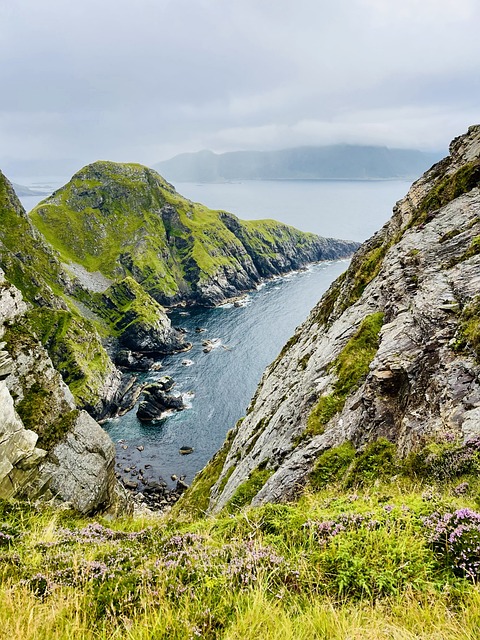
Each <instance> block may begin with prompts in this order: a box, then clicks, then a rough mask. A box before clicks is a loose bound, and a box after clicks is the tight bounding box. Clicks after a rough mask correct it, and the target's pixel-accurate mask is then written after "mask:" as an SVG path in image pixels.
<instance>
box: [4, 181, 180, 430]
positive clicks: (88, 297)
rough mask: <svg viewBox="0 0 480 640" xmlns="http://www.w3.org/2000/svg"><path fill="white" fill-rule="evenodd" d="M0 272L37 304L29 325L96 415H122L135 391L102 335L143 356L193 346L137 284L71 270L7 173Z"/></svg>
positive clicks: (27, 320) (82, 404)
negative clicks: (129, 390) (125, 399)
mask: <svg viewBox="0 0 480 640" xmlns="http://www.w3.org/2000/svg"><path fill="white" fill-rule="evenodd" d="M0 267H1V268H3V270H4V272H5V274H6V276H7V277H8V279H9V281H10V282H11V283H12V284H14V285H15V286H16V287H17V288H18V289H20V290H21V292H22V294H23V297H24V299H25V300H26V301H27V302H29V303H31V305H32V306H31V308H30V309H29V311H28V314H27V315H26V316H25V317H24V318H23V319H22V322H23V323H24V324H27V325H28V326H29V327H30V329H31V330H32V331H33V333H35V334H36V335H37V336H38V338H39V339H40V340H41V342H42V343H43V345H44V346H45V347H46V348H47V350H48V352H49V354H50V357H51V358H52V360H53V363H54V366H55V367H56V368H57V369H58V370H59V371H60V373H61V374H62V376H63V379H64V380H65V382H66V383H67V384H68V385H69V387H70V389H71V391H72V393H73V394H74V397H75V400H76V402H77V404H78V406H80V407H81V408H85V409H86V410H88V411H89V412H90V413H91V414H92V415H94V416H95V417H97V418H102V417H104V416H105V415H108V414H109V413H111V412H114V411H115V409H116V407H117V406H118V405H119V404H121V403H122V395H123V391H124V389H125V387H126V386H128V383H127V382H126V381H124V380H123V379H122V375H121V374H120V372H119V371H118V369H117V368H116V367H115V365H114V363H113V362H112V360H111V358H110V356H109V354H108V353H107V351H106V350H105V348H104V345H103V339H102V337H101V336H103V338H105V337H109V338H110V343H112V340H113V344H114V345H118V347H119V348H123V347H128V349H132V350H133V351H135V352H140V353H145V352H147V353H149V354H150V353H151V352H154V353H171V352H173V351H176V350H182V349H184V348H186V344H185V342H184V338H183V336H182V335H181V334H180V333H179V332H177V331H176V330H175V329H173V328H172V326H171V323H170V320H169V319H168V317H167V315H166V313H165V310H164V309H163V308H162V307H161V306H160V305H159V304H158V303H157V302H156V301H155V300H153V298H151V297H150V296H149V295H148V294H147V293H146V292H145V291H143V290H142V289H141V287H139V286H138V285H137V284H136V283H135V282H134V281H128V280H126V281H125V280H124V281H123V282H118V283H113V284H112V282H111V281H110V280H108V279H107V278H102V277H101V274H95V273H94V274H90V273H89V272H88V271H86V270H85V269H83V268H82V267H81V266H80V265H74V266H72V265H70V266H69V268H68V269H66V268H65V266H64V265H62V263H61V261H60V256H59V254H58V252H57V251H55V249H54V248H52V246H51V245H49V244H48V242H47V241H46V240H45V238H44V237H43V236H42V234H41V233H40V232H39V231H38V230H37V229H36V228H35V227H34V226H33V225H32V223H31V221H30V219H29V217H28V216H27V214H26V212H25V210H24V209H23V207H22V205H21V204H20V202H19V200H18V198H17V196H16V195H15V192H14V190H13V188H12V185H11V184H10V183H9V182H8V180H7V179H6V178H5V177H4V176H3V175H2V174H1V173H0ZM130 280H131V279H130ZM84 300H85V301H87V302H89V304H90V307H91V308H90V309H89V308H87V307H86V306H85V305H84V304H83V302H82V301H84ZM114 351H115V349H114Z"/></svg>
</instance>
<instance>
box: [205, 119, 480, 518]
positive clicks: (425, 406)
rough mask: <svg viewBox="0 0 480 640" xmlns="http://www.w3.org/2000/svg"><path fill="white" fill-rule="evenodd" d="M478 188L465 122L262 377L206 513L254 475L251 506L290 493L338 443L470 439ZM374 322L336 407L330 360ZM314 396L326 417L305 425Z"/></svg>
mask: <svg viewBox="0 0 480 640" xmlns="http://www.w3.org/2000/svg"><path fill="white" fill-rule="evenodd" d="M479 184H480V126H475V127H471V128H470V130H469V132H468V133H467V134H466V135H465V136H462V137H460V138H458V139H456V140H454V141H453V143H452V145H451V148H450V156H449V157H448V158H446V159H445V160H443V161H442V162H440V163H438V164H437V165H435V166H434V167H432V169H431V170H429V171H428V172H427V173H426V174H425V175H424V176H423V177H422V178H420V179H419V180H418V181H417V182H416V183H414V184H413V186H412V187H411V189H410V191H409V192H408V194H407V195H406V197H405V198H404V199H403V200H401V201H400V202H398V203H397V205H396V206H395V208H394V212H393V217H392V219H391V220H390V222H389V223H387V224H386V225H385V226H384V227H383V228H382V229H381V230H380V231H379V232H378V233H377V234H376V235H375V236H373V238H371V239H370V240H369V241H367V242H366V243H365V244H364V245H362V247H361V248H360V250H359V251H358V252H357V254H355V256H354V258H353V259H352V262H351V265H350V267H349V269H348V270H347V272H346V274H344V275H343V276H341V277H340V278H339V279H338V280H337V281H336V282H335V283H334V284H333V285H332V287H331V288H330V290H329V291H328V292H327V293H326V294H325V295H324V297H323V298H322V300H321V301H320V303H319V304H318V305H317V306H316V307H315V309H313V311H312V312H311V314H310V316H309V318H308V320H307V321H306V322H305V323H304V324H303V325H302V326H301V327H300V328H299V330H298V331H297V333H296V334H295V336H293V338H292V339H291V340H290V341H289V343H288V344H287V345H286V346H285V348H284V349H283V351H282V354H281V355H280V356H279V358H278V359H277V360H276V361H275V362H274V363H273V364H272V365H270V367H269V368H268V369H267V370H266V372H265V374H264V376H263V378H262V380H261V383H260V385H259V387H258V389H257V392H256V395H255V397H254V399H253V400H252V403H251V405H250V407H249V410H248V413H247V416H246V418H245V420H244V421H243V423H242V424H241V426H240V427H239V428H238V429H237V433H236V435H235V438H234V439H233V443H232V445H231V448H230V451H229V453H228V455H227V458H226V461H225V465H224V467H223V470H222V473H221V475H220V477H219V479H218V481H217V483H216V485H215V486H214V487H213V490H212V494H211V504H210V508H211V510H212V511H219V510H220V509H221V508H222V507H223V506H224V505H225V504H226V503H227V502H228V500H229V499H230V498H231V497H232V496H233V495H234V493H235V491H236V490H237V488H238V487H239V486H240V485H241V484H242V483H244V482H245V481H247V480H248V478H249V475H250V474H251V472H252V471H254V470H255V469H257V468H259V467H260V468H266V469H270V471H271V475H270V477H269V478H268V480H267V481H266V482H265V484H264V486H263V487H262V488H261V489H260V491H259V492H258V493H257V495H256V496H255V497H254V499H253V502H252V503H253V504H261V503H264V502H271V501H282V500H286V499H290V498H292V497H294V496H295V495H296V494H297V493H298V492H299V491H301V489H302V487H303V485H304V483H305V481H306V478H307V476H308V474H309V472H310V471H311V469H312V466H313V464H314V462H315V460H316V458H317V457H318V456H319V455H320V454H321V453H322V452H323V451H324V450H326V449H328V448H330V447H333V446H336V445H338V444H341V443H342V442H344V441H346V440H349V441H351V442H353V444H354V445H355V446H356V447H357V448H362V447H363V446H364V445H365V444H366V443H368V442H371V441H373V440H376V439H378V438H379V437H386V438H388V439H389V440H391V441H393V442H395V443H396V444H397V445H398V448H399V452H400V453H401V454H407V453H408V452H409V451H411V450H412V449H415V448H416V447H420V446H422V445H424V444H426V443H427V442H429V441H432V440H437V441H442V440H444V439H445V437H456V438H459V439H463V440H464V441H467V440H468V439H470V438H472V437H473V436H475V435H478V434H479V433H480V366H479V360H478V358H479V353H478V343H477V345H476V346H475V339H474V338H473V337H472V330H471V329H469V328H468V327H469V326H471V325H469V323H471V319H472V318H474V319H475V318H477V320H478V315H479V298H478V296H479V294H480V189H479ZM374 314H381V316H376V317H382V318H383V326H382V328H381V330H380V332H379V335H378V348H376V353H374V355H373V357H372V359H371V360H369V362H368V363H367V364H369V366H368V367H367V372H366V375H364V376H362V378H361V379H360V380H358V381H357V382H356V384H354V385H353V387H352V388H351V389H350V391H349V393H348V394H347V395H346V397H345V398H341V399H340V400H341V401H340V400H339V397H340V395H341V392H340V391H339V389H340V384H339V383H340V382H341V381H340V379H339V376H340V373H339V369H338V366H337V363H338V361H339V358H340V357H341V354H342V353H345V349H346V347H347V345H348V344H352V342H351V341H352V340H353V341H354V340H355V336H356V335H358V332H359V328H360V327H361V326H362V322H363V321H364V320H365V318H370V317H373V315H374ZM322 397H323V398H324V400H323V401H322V402H323V403H324V406H326V404H327V403H326V401H325V397H328V399H329V400H331V401H332V402H331V404H330V413H326V412H324V413H323V415H322V416H321V419H317V422H316V426H314V427H312V420H310V423H309V416H311V415H312V410H314V409H315V408H317V418H318V415H320V413H321V412H320V411H319V410H318V405H319V402H320V399H321V398H322ZM334 402H336V404H334ZM332 406H334V409H331V407H332ZM322 420H323V422H321V421H322Z"/></svg>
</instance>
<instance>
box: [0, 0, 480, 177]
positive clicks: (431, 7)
mask: <svg viewBox="0 0 480 640" xmlns="http://www.w3.org/2000/svg"><path fill="white" fill-rule="evenodd" d="M479 19H480V7H479V5H478V3H477V2H476V1H475V0H458V2H455V3H452V2H450V0H421V1H420V0H403V1H402V2H401V3H398V2H396V3H392V2H384V1H382V0H336V2H335V3H332V2H329V1H327V0H297V1H296V2H295V3H292V2H291V0H262V2H258V0H230V1H229V2H225V1H224V0H195V1H192V0H175V1H173V0H172V1H171V0H136V2H134V3H133V2H131V0H115V1H114V0H102V1H101V2H98V0H95V2H94V1H93V0H84V1H83V2H82V3H65V2H62V1H61V0H43V1H42V2H41V3H39V2H36V1H34V0H20V1H19V2H10V0H8V2H7V0H0V56H1V59H2V65H0V86H1V87H2V101H1V103H0V150H1V151H0V166H2V158H3V159H6V158H16V159H17V160H18V161H21V160H22V159H25V160H27V159H32V158H38V159H41V158H42V157H45V158H58V159H61V158H62V157H69V158H77V159H78V164H79V165H80V164H83V163H84V162H88V161H92V160H94V159H97V158H100V157H102V158H110V159H113V160H135V161H140V162H144V163H147V164H152V163H154V162H156V161H158V160H160V159H164V158H166V157H168V156H170V155H173V154H175V153H179V152H183V151H189V150H197V149H201V148H213V149H214V150H215V151H226V150H232V149H239V148H258V149H261V148H274V147H276V148H280V147H284V146H292V145H296V144H328V143H331V142H338V141H345V142H353V141H356V142H358V143H374V144H387V145H390V146H393V145H396V146H409V145H413V146H417V147H418V146H421V147H423V148H433V147H441V148H445V147H446V145H447V144H448V141H449V139H450V138H451V137H453V136H454V135H458V134H459V133H461V132H462V131H463V130H464V129H465V128H466V127H467V126H468V125H469V124H471V123H472V122H474V121H478V120H479V118H478V113H477V109H478V104H480V81H479V76H478V72H477V67H478V59H479V54H480V41H479V39H478V36H477V28H476V25H478V23H479V21H480V20H479Z"/></svg>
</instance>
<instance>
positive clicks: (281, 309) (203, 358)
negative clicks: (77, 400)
mask: <svg viewBox="0 0 480 640" xmlns="http://www.w3.org/2000/svg"><path fill="white" fill-rule="evenodd" d="M347 266H348V261H347V260H340V261H335V262H323V263H319V264H315V265H312V266H311V267H309V268H308V269H307V270H305V271H299V272H295V273H292V274H289V275H287V276H284V277H282V278H276V279H274V280H271V281H268V282H266V283H264V284H262V285H261V286H260V288H259V289H258V290H257V291H254V292H251V293H249V294H248V295H247V296H246V298H245V302H244V305H243V306H240V307H236V306H234V305H233V304H227V305H223V306H221V307H217V308H215V309H203V308H191V309H183V310H175V311H174V312H172V313H171V316H170V317H171V320H172V324H173V325H175V326H178V327H183V328H184V329H186V331H187V335H186V337H187V339H188V340H189V341H190V342H192V343H193V348H192V350H191V351H189V352H188V353H180V354H177V355H174V356H169V357H167V358H164V359H163V360H162V368H161V369H160V370H159V371H155V372H150V373H148V374H141V375H142V376H143V381H148V382H153V381H155V380H157V379H159V378H160V377H162V376H164V375H169V376H171V377H173V378H174V380H175V382H176V384H175V387H174V389H173V391H175V392H177V393H182V395H184V398H185V399H186V402H187V405H188V408H187V409H185V410H184V411H181V412H178V413H175V414H173V415H170V416H168V417H166V418H165V419H164V420H161V421H158V422H155V423H152V424H145V423H141V422H140V421H139V420H138V419H137V417H136V408H134V409H133V410H132V411H130V412H129V413H127V414H125V415H124V416H122V417H119V418H115V419H113V420H109V421H108V422H106V423H105V424H104V428H105V429H106V431H107V432H108V433H109V434H110V436H111V438H112V439H113V441H114V442H115V443H116V447H117V472H118V473H119V475H120V477H121V478H123V480H124V481H125V480H128V481H130V482H133V483H135V482H138V480H137V477H138V474H139V472H141V476H143V479H144V481H145V482H147V483H148V482H152V481H153V482H158V481H162V480H163V481H165V482H166V483H167V484H168V485H169V486H171V487H173V486H175V484H176V482H175V481H172V480H171V476H172V475H175V476H177V477H183V476H185V482H187V483H188V484H189V483H190V482H191V481H192V479H193V477H194V475H195V473H197V471H199V470H200V469H202V468H203V467H204V465H205V464H206V463H207V462H208V460H209V459H210V458H211V456H212V455H213V454H214V453H215V452H216V451H217V450H218V449H219V448H220V446H221V445H222V443H223V441H224V439H225V435H226V433H227V431H228V430H229V429H231V428H232V427H233V426H234V425H235V423H236V421H237V420H238V419H239V418H241V417H242V416H244V415H245V412H246V409H247V407H248V404H249V402H250V399H251V397H252V396H253V394H254V392H255V389H256V387H257V384H258V382H259V380H260V377H261V375H262V373H263V371H264V369H265V367H266V366H267V365H268V364H269V363H270V362H272V361H273V360H274V359H275V357H276V356H277V355H278V353H279V352H280V350H281V348H282V346H283V345H284V344H285V342H286V341H287V340H288V338H289V337H290V336H291V335H292V333H293V332H294V329H295V327H296V326H298V325H299V324H300V323H301V322H303V320H305V319H306V317H307V315H308V313H309V311H310V310H311V309H312V307H313V306H314V305H315V304H316V302H317V301H318V300H319V299H320V297H321V295H322V294H323V292H324V291H325V290H326V289H327V288H328V286H329V285H330V283H331V282H332V281H333V280H334V279H335V278H336V277H337V276H338V275H340V274H341V273H342V272H343V271H344V270H345V269H346V268H347ZM197 327H200V328H202V329H205V331H203V332H201V333H197V332H196V331H195V329H196V328H197ZM205 340H218V342H216V345H215V347H214V348H213V349H212V350H211V351H210V352H209V353H204V351H203V349H204V347H203V345H202V342H204V341H205ZM185 362H187V364H184V363H185ZM190 363H192V364H190ZM184 446H188V447H192V448H193V450H194V451H193V453H191V454H190V455H186V456H185V455H181V454H180V453H179V450H180V448H181V447H184ZM127 470H128V471H127ZM138 484H139V486H138V489H139V490H141V486H142V482H139V483H138Z"/></svg>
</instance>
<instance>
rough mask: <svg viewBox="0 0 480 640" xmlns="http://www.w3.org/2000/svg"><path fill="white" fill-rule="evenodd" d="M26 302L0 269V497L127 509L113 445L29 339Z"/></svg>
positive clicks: (92, 508)
mask: <svg viewBox="0 0 480 640" xmlns="http://www.w3.org/2000/svg"><path fill="white" fill-rule="evenodd" d="M26 311H27V305H26V304H25V302H24V301H23V299H22V296H21V294H20V292H19V291H18V289H16V288H15V287H14V286H13V285H11V284H10V283H9V282H8V281H7V280H6V279H5V277H4V273H3V271H2V270H1V269H0V498H4V499H9V498H12V497H16V496H19V497H28V498H29V499H32V500H34V499H38V498H41V499H43V500H46V499H48V500H55V501H59V502H67V503H69V504H70V505H71V506H72V507H73V508H74V509H76V510H78V511H80V512H82V513H92V512H94V511H99V510H107V509H110V510H112V511H114V512H117V513H121V512H122V511H123V512H125V511H128V510H129V506H128V502H127V501H126V499H125V497H124V496H123V494H122V491H121V489H120V488H119V486H118V484H117V481H116V478H115V473H114V465H115V447H114V445H113V443H112V442H111V440H110V438H109V437H108V435H107V434H106V433H105V432H104V431H103V429H102V428H101V427H100V426H99V425H98V424H97V423H96V422H95V420H93V418H91V417H90V416H89V415H88V414H87V413H86V412H85V411H78V410H77V409H76V407H75V403H74V399H73V396H72V394H71V392H70V390H69V388H68V387H67V386H66V384H65V383H64V382H63V380H62V377H61V376H60V374H59V373H58V372H57V371H56V370H55V369H54V368H53V365H52V362H51V360H50V358H49V356H48V354H47V352H46V350H45V349H44V348H43V346H42V345H41V344H40V343H39V342H38V340H37V339H36V337H35V336H34V335H33V334H31V333H29V332H28V330H27V329H25V327H24V326H23V325H22V324H21V322H20V321H21V319H22V317H23V315H24V313H25V312H26Z"/></svg>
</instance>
